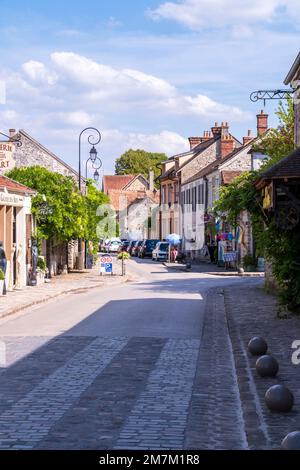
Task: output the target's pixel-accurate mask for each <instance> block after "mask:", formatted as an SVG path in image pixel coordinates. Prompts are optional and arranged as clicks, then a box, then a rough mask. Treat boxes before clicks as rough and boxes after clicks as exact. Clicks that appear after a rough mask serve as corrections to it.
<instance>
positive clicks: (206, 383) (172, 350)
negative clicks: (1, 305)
mask: <svg viewBox="0 0 300 470" xmlns="http://www.w3.org/2000/svg"><path fill="white" fill-rule="evenodd" d="M129 271H130V276H131V279H132V282H130V283H125V284H123V285H119V286H118V287H117V286H116V285H115V286H114V285H112V286H106V287H105V286H102V287H101V288H96V289H92V290H88V291H86V292H79V293H78V294H75V293H73V294H68V295H66V296H64V297H60V298H59V299H57V300H51V301H49V302H48V303H46V304H44V305H43V306H35V307H34V308H33V309H32V311H28V310H27V311H25V312H24V313H23V314H18V315H17V316H16V317H14V316H12V317H8V318H6V319H3V320H1V324H0V340H1V341H2V343H0V344H1V345H2V351H3V350H4V347H5V349H6V351H5V352H6V363H5V364H4V362H3V361H2V368H1V371H0V398H1V400H0V446H1V449H74V450H75V449H161V450H171V449H215V450H216V449H240V450H246V449H270V448H279V446H280V442H281V440H282V438H283V437H284V436H285V434H286V433H288V432H289V431H291V430H294V429H297V427H298V423H299V412H298V410H297V403H299V398H300V397H299V374H298V369H297V367H296V366H292V365H291V360H290V355H291V349H290V346H291V343H292V341H293V340H294V339H297V338H296V337H297V331H298V332H299V321H298V320H297V319H295V318H294V319H289V320H279V319H277V318H276V303H275V299H274V298H273V297H272V296H269V295H267V294H266V293H265V292H264V291H263V290H262V281H261V280H260V279H249V278H248V279H242V278H234V277H232V276H231V277H228V278H227V277H226V276H221V277H217V276H209V275H207V274H206V273H205V272H203V273H180V272H174V273H171V272H168V271H167V269H166V268H165V267H163V266H162V265H157V264H152V263H151V262H148V261H143V262H140V261H138V262H137V263H136V262H130V265H129ZM253 312H255V314H254V313H253ZM258 317H259V329H258V326H257V325H258V323H257V318H258ZM283 322H284V325H285V332H286V334H285V336H283V335H282V331H281V325H282V324H283ZM257 334H261V335H262V336H264V337H265V338H266V340H267V341H268V342H269V345H270V351H271V352H272V353H274V355H275V357H276V358H277V359H278V360H279V363H280V373H279V376H278V378H277V379H258V378H257V377H256V373H255V370H254V365H255V359H254V358H251V357H249V353H248V352H247V351H246V346H247V343H248V341H249V339H250V338H251V337H252V336H254V335H257ZM2 359H3V354H2ZM20 377H21V380H20ZM278 382H279V383H286V384H287V386H289V387H290V388H291V389H292V390H293V392H294V393H295V398H296V405H295V408H294V411H292V412H291V413H289V414H288V415H284V416H283V415H276V414H271V413H269V412H268V411H267V410H266V407H265V405H264V399H263V397H264V392H265V391H266V389H267V388H268V386H269V385H271V384H273V383H278Z"/></svg>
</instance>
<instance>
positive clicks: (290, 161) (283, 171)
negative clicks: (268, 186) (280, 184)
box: [258, 147, 300, 181]
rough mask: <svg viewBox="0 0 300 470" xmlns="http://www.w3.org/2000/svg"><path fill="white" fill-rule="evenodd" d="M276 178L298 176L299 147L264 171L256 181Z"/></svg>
mask: <svg viewBox="0 0 300 470" xmlns="http://www.w3.org/2000/svg"><path fill="white" fill-rule="evenodd" d="M276 178H300V147H298V148H297V149H296V150H294V151H293V152H292V153H290V154H289V155H288V156H287V157H285V158H283V159H282V160H280V161H279V162H278V163H276V164H275V165H273V166H271V167H270V168H268V169H267V170H266V171H264V172H263V173H262V174H261V177H260V178H259V180H258V181H262V180H271V179H276Z"/></svg>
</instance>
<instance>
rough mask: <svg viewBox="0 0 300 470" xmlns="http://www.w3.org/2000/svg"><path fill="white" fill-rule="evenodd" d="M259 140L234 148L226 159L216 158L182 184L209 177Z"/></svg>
mask: <svg viewBox="0 0 300 470" xmlns="http://www.w3.org/2000/svg"><path fill="white" fill-rule="evenodd" d="M258 139H259V137H256V138H255V139H253V140H251V141H250V142H248V144H247V145H242V146H241V147H238V148H235V149H234V150H233V151H232V152H231V153H229V154H228V155H227V156H226V157H224V158H218V159H217V160H214V161H213V162H212V163H210V164H209V165H207V166H206V167H205V168H202V170H200V171H198V173H196V174H195V175H193V176H192V177H191V178H189V179H188V180H187V181H185V182H184V183H183V184H188V183H192V182H193V181H196V180H197V179H199V178H203V177H204V176H206V175H209V174H210V173H212V172H213V171H216V170H217V169H218V168H219V166H220V165H222V164H223V163H225V162H227V161H228V160H230V159H231V158H233V157H235V156H236V155H238V154H239V153H240V152H243V151H244V150H245V149H246V148H247V147H250V146H251V145H253V143H254V142H256V141H257V140H258Z"/></svg>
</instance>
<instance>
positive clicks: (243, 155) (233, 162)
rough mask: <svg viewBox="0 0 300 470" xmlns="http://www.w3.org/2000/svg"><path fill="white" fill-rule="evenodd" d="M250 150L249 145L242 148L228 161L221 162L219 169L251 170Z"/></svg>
mask: <svg viewBox="0 0 300 470" xmlns="http://www.w3.org/2000/svg"><path fill="white" fill-rule="evenodd" d="M249 150H250V148H249V147H245V149H244V150H241V151H240V152H239V153H238V154H237V156H236V157H233V158H231V159H230V160H228V162H224V164H221V165H220V167H219V169H220V171H222V170H232V171H249V170H251V154H250V153H248V152H249Z"/></svg>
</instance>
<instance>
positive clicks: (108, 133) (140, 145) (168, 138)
mask: <svg viewBox="0 0 300 470" xmlns="http://www.w3.org/2000/svg"><path fill="white" fill-rule="evenodd" d="M103 142H107V143H108V142H113V143H114V145H115V144H116V143H117V144H118V148H121V149H123V150H127V149H128V148H132V149H134V150H136V149H144V150H147V151H149V152H164V153H166V154H167V155H173V154H175V153H178V152H183V151H185V150H188V148H189V145H188V140H187V139H186V138H185V137H182V136H181V135H180V134H177V133H176V132H170V131H166V130H164V131H161V132H159V133H156V134H145V133H136V132H129V133H124V132H120V131H118V130H104V131H103ZM106 145H107V144H106Z"/></svg>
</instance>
